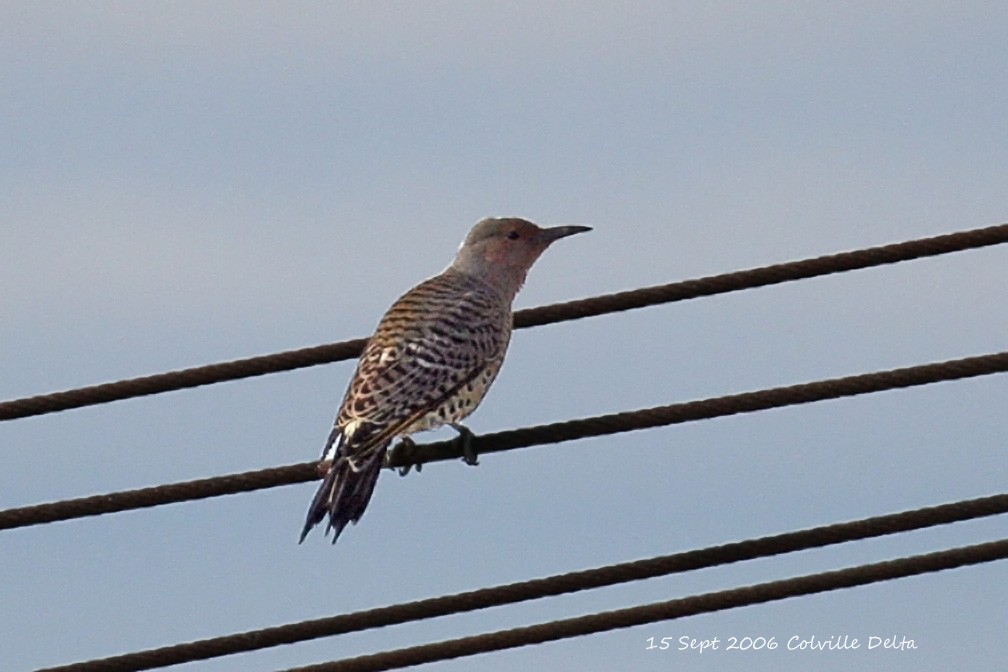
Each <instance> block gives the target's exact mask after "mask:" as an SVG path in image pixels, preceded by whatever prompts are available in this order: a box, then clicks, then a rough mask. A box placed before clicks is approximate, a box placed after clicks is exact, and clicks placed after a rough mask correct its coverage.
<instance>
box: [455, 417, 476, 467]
mask: <svg viewBox="0 0 1008 672" xmlns="http://www.w3.org/2000/svg"><path fill="white" fill-rule="evenodd" d="M449 425H450V427H451V428H452V429H454V430H455V431H456V432H458V433H459V435H458V438H456V439H455V440H456V441H458V442H459V444H460V445H461V446H462V459H463V460H464V461H465V463H466V464H468V465H469V466H470V467H475V466H476V465H478V464H479V459H477V456H476V451H475V450H473V445H472V440H473V433H472V430H471V429H469V428H468V427H466V426H465V425H460V424H458V423H457V422H452V423H449Z"/></svg>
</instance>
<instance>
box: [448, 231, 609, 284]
mask: <svg viewBox="0 0 1008 672" xmlns="http://www.w3.org/2000/svg"><path fill="white" fill-rule="evenodd" d="M583 231H591V228H590V227H587V226H554V227H550V228H545V229H544V228H541V227H539V226H536V225H535V224H533V223H532V222H530V221H528V220H525V219H518V218H517V217H503V218H488V219H484V220H482V221H480V222H479V223H478V224H476V226H474V227H473V228H472V231H470V232H469V235H467V236H466V237H465V240H463V241H462V246H461V247H460V248H459V251H458V256H456V257H455V261H454V263H452V265H451V268H453V269H455V270H456V271H459V272H461V273H465V274H467V275H473V276H476V277H478V278H480V279H483V280H486V281H487V282H489V283H490V284H492V285H494V286H495V287H497V288H499V289H501V290H503V291H504V292H505V293H506V294H508V295H509V296H511V297H512V298H513V297H514V295H515V294H517V293H518V290H519V289H521V286H522V284H523V283H524V282H525V276H526V274H527V273H528V270H529V269H530V268H531V267H532V264H534V263H535V261H536V259H538V258H539V255H541V254H542V253H543V252H544V251H545V250H546V248H547V247H549V246H550V244H551V243H552V242H553V241H555V240H559V239H560V238H564V237H566V236H570V235H573V234H575V233H581V232H583Z"/></svg>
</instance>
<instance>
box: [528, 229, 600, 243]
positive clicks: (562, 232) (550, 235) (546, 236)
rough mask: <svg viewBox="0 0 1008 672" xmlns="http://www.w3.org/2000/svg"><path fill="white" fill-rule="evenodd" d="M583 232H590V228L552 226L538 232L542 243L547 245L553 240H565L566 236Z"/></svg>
mask: <svg viewBox="0 0 1008 672" xmlns="http://www.w3.org/2000/svg"><path fill="white" fill-rule="evenodd" d="M585 231H591V227H590V226H552V227H550V228H548V229H543V230H542V231H541V232H540V234H539V235H540V236H541V237H542V240H543V242H544V243H546V244H547V245H549V244H550V243H552V242H553V241H554V240H559V239H560V238H565V237H567V236H573V235H574V234H575V233H584V232H585Z"/></svg>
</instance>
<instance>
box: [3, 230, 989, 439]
mask: <svg viewBox="0 0 1008 672" xmlns="http://www.w3.org/2000/svg"><path fill="white" fill-rule="evenodd" d="M1004 242H1008V224H998V225H995V226H988V227H984V228H979V229H971V230H967V231H958V232H955V233H949V234H944V235H940V236H934V237H930V238H918V239H915V240H909V241H905V242H901V243H894V244H891V245H881V246H878V247H870V248H864V249H860V250H853V251H850V252H840V253H838V254H830V255H825V256H820V257H814V258H810V259H803V260H800V261H791V262H786V263H781V264H774V265H771V266H763V267H760V268H753V269H748V270H743V271H736V272H732V273H725V274H721V275H713V276H707V277H703V278H697V279H693V280H685V281H682V282H673V283H670V284H666V285H657V286H654V287H645V288H642V289H635V290H631V291H625V292H618V293H615V294H608V295H603V296H596V297H592V298H587V299H580V300H577V301H570V302H567V303H558V304H553V305H548V306H540V307H538V308H531V309H526V310H520V311H517V312H516V313H515V327H517V328H519V329H520V328H524V327H533V326H539V325H544V324H551V323H555V322H562V321H566V320H576V319H580V318H584V317H591V316H596V315H602V314H605V313H612V312H619V311H625V310H632V309H636V308H644V307H646V306H654V305H658V304H663V303H669V302H673V301H683V300H686V299H693V298H698V297H702V296H711V295H714V294H723V293H727V292H734V291H740V290H743V289H753V288H756V287H766V286H769V285H775V284H780V283H784V282H790V281H793V280H802V279H807V278H813V277H819V276H824V275H830V274H833V273H841V272H845V271H852V270H857V269H863V268H869V267H872V266H881V265H884V264H893V263H897V262H901V261H909V260H912V259H921V258H924V257H931V256H937V255H941V254H948V253H950V252H959V251H963V250H968V249H976V248H980V247H986V246H990V245H997V244H1000V243H1004ZM364 343H365V339H362V338H358V339H354V340H350V341H342V342H339V343H331V344H327V345H318V346H314V347H309V348H302V349H298V350H287V351H284V352H279V353H274V354H270V355H261V356H258V357H248V358H245V359H238V360H234V361H231V362H223V363H218V364H210V365H206V366H199V367H193V368H188V369H180V370H176V371H169V372H166V373H159V374H154V375H150V376H143V377H140V378H131V379H128V380H121V381H118V382H113V383H104V384H100V385H91V386H88V387H82V388H77V389H73V390H66V391H63V392H53V393H50V394H42V395H37V396H32V397H25V398H22V399H14V400H10V401H5V402H0V420H13V419H16V418H25V417H30V416H34V415H42V414H45V413H55V412H58V411H64V410H68V409H71V408H81V407H84V406H93V405H96V404H103V403H107V402H110V401H116V400H120V399H130V398H134V397H141V396H145V395H150V394H158V393H161V392H168V391H172V390H180V389H187V388H193V387H199V386H202V385H210V384H213V383H219V382H223V381H227V380H237V379H240V378H249V377H252V376H260V375H264V374H267V373H277V372H280V371H290V370H293V369H298V368H304V367H308V366H315V365H318V364H327V363H330V362H335V361H340V360H344V359H351V358H353V357H356V356H358V355H359V354H360V352H361V350H362V349H363V347H364Z"/></svg>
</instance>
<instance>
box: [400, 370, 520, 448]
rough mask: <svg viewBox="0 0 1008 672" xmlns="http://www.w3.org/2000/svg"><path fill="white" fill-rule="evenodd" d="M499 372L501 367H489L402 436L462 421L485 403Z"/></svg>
mask: <svg viewBox="0 0 1008 672" xmlns="http://www.w3.org/2000/svg"><path fill="white" fill-rule="evenodd" d="M499 370H500V366H499V365H498V366H490V367H487V368H486V369H484V370H483V372H482V373H480V374H479V375H478V376H477V377H476V378H474V379H473V380H471V381H469V382H468V383H466V384H465V385H463V386H462V388H461V389H459V390H458V392H456V393H455V395H453V396H452V397H451V398H449V399H446V400H445V401H444V402H442V403H441V405H440V406H438V407H437V408H435V409H434V410H432V411H430V412H429V413H427V415H424V416H423V417H421V418H420V419H419V420H417V421H416V422H414V423H413V424H411V425H409V426H408V427H406V429H404V430H403V431H402V433H401V434H400V436H406V435H409V434H413V433H414V432H422V431H425V430H428V429H437V428H438V427H441V426H442V425H446V424H449V423H455V422H459V421H461V420H462V419H463V418H465V417H466V416H468V415H469V414H470V413H472V412H473V411H475V410H476V407H477V406H479V404H480V402H481V401H483V397H484V396H486V393H487V390H488V389H489V388H490V384H491V383H493V381H494V378H496V377H497V372H498V371H499Z"/></svg>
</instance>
